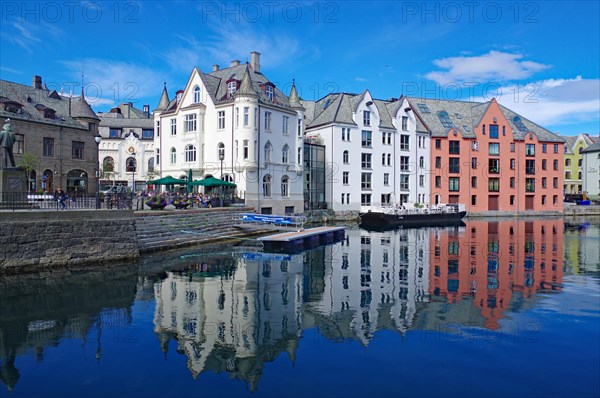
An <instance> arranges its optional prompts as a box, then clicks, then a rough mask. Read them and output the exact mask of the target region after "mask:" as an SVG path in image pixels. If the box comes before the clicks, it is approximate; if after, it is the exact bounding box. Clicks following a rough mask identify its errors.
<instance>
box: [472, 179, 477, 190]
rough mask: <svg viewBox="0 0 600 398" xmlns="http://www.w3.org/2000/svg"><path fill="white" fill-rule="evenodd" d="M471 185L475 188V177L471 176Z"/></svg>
mask: <svg viewBox="0 0 600 398" xmlns="http://www.w3.org/2000/svg"><path fill="white" fill-rule="evenodd" d="M471 187H473V188H477V177H471Z"/></svg>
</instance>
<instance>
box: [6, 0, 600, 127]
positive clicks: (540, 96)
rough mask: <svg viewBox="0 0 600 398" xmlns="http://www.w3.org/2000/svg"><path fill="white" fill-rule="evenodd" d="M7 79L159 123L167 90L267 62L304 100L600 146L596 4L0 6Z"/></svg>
mask: <svg viewBox="0 0 600 398" xmlns="http://www.w3.org/2000/svg"><path fill="white" fill-rule="evenodd" d="M0 10H1V13H0V18H1V25H0V26H1V28H0V40H1V41H0V44H1V45H0V61H1V62H0V78H1V79H5V80H10V81H15V82H19V83H23V84H28V85H29V84H31V78H32V76H33V75H34V74H38V75H41V76H42V77H43V80H44V82H45V83H46V84H47V85H48V87H49V88H54V89H57V91H60V90H61V89H62V90H63V91H64V92H65V93H69V92H71V90H73V91H74V93H75V94H79V93H80V92H81V81H82V78H81V75H82V72H83V74H84V79H83V81H84V88H85V93H86V98H87V99H88V100H89V101H90V102H91V104H92V106H93V108H94V110H96V111H104V110H107V109H109V108H110V107H111V106H113V105H115V104H117V103H119V102H123V101H132V102H134V104H135V105H136V106H137V107H140V108H141V107H142V105H143V104H149V105H150V109H154V108H155V107H156V105H157V104H158V99H159V96H160V93H161V90H162V87H163V82H164V81H166V82H167V88H168V90H169V94H170V95H171V96H172V95H173V94H174V92H175V90H177V89H180V88H183V87H184V86H185V83H186V82H187V79H188V77H189V75H190V72H191V70H192V68H193V67H194V66H198V67H199V68H200V69H201V70H202V71H205V72H208V71H210V69H211V65H212V64H219V65H221V67H226V66H228V65H229V62H230V61H231V60H234V59H237V60H240V61H242V62H245V61H249V57H250V52H251V51H258V52H260V53H261V54H262V56H261V67H262V72H263V73H265V74H266V75H267V76H268V77H269V78H270V79H271V81H273V82H274V83H276V84H277V86H278V87H280V88H281V89H282V90H283V91H284V92H286V93H288V92H289V87H290V85H291V82H292V79H295V80H296V85H297V87H298V89H299V91H300V95H301V96H302V97H303V98H304V99H309V100H315V99H318V98H321V97H323V96H325V95H326V94H327V93H329V92H339V91H345V92H354V93H358V92H362V91H363V90H365V89H369V90H370V92H371V94H372V95H373V96H374V97H375V98H381V99H388V98H390V97H399V96H400V95H402V94H405V95H406V94H408V95H413V96H424V97H431V98H437V99H463V100H485V99H490V98H491V97H495V98H496V99H497V100H498V101H499V102H500V103H502V104H504V105H505V106H507V107H509V108H511V109H513V110H515V111H517V112H519V113H521V114H522V115H524V116H526V117H528V118H530V119H531V120H533V121H535V122H536V123H538V124H540V125H542V126H544V127H546V128H548V129H550V130H551V131H555V132H560V133H561V134H570V135H572V134H578V133H581V132H586V133H589V134H590V135H593V136H598V134H599V132H600V50H599V49H600V7H599V2H598V1H571V2H566V1H565V2H560V1H539V2H533V1H524V2H512V1H511V2H505V1H490V2H485V1H472V2H471V1H464V2H463V1H459V2H422V1H414V2H412V1H405V2H394V1H382V2H374V3H370V2H362V1H360V2H359V1H343V2H335V1H324V2H311V1H308V2H283V1H281V2H279V1H258V2H235V1H234V2H220V1H214V2H213V1H207V2H186V1H180V2H177V1H175V2H161V1H146V2H135V1H123V2H116V1H111V2H92V1H88V2H81V3H76V2H71V1H65V2H21V1H14V2H11V1H3V2H1V3H0Z"/></svg>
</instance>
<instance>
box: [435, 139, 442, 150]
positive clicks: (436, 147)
mask: <svg viewBox="0 0 600 398" xmlns="http://www.w3.org/2000/svg"><path fill="white" fill-rule="evenodd" d="M435 149H442V140H440V139H439V138H436V140H435Z"/></svg>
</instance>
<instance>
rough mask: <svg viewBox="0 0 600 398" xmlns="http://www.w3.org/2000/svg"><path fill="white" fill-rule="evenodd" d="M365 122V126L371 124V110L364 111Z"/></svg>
mask: <svg viewBox="0 0 600 398" xmlns="http://www.w3.org/2000/svg"><path fill="white" fill-rule="evenodd" d="M363 124H364V125H365V126H370V125H371V112H370V111H363Z"/></svg>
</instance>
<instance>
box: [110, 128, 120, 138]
mask: <svg viewBox="0 0 600 398" xmlns="http://www.w3.org/2000/svg"><path fill="white" fill-rule="evenodd" d="M122 134H123V130H122V129H109V130H108V138H121V135H122Z"/></svg>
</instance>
